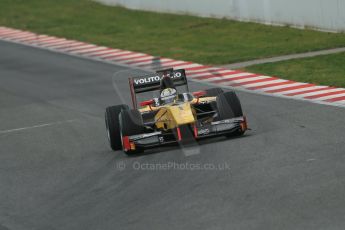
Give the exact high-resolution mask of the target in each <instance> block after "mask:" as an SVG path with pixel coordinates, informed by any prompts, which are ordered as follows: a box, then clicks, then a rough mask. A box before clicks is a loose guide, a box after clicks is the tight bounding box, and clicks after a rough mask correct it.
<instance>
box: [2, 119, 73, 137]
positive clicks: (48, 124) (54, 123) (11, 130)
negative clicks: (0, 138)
mask: <svg viewBox="0 0 345 230" xmlns="http://www.w3.org/2000/svg"><path fill="white" fill-rule="evenodd" d="M74 121H76V120H67V121H58V122H52V123H45V124H40V125H34V126H27V127H22V128H16V129H8V130H0V134H7V133H13V132H19V131H24V130H28V129H36V128H42V127H47V126H53V125H61V124H65V123H71V122H74Z"/></svg>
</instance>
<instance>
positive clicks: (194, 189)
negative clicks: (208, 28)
mask: <svg viewBox="0 0 345 230" xmlns="http://www.w3.org/2000/svg"><path fill="white" fill-rule="evenodd" d="M120 70H125V67H119V66H115V65H109V64H104V63H99V62H93V61H89V60H85V59H80V58H75V57H70V56H66V55H63V54H57V53H53V52H49V51H44V50H39V49H35V48H30V47H25V46H21V45H16V44H11V43H5V42H0V108H1V109H0V194H1V195H0V229H1V230H12V229H25V230H29V229H35V230H37V229H42V230H47V229H63V230H67V229H83V230H87V229H90V230H95V229H265V230H268V229H272V230H273V229H304V230H305V229H323V230H324V229H344V226H345V218H344V217H345V196H344V194H345V186H344V185H345V184H344V182H345V158H344V155H345V135H344V127H345V122H344V117H345V110H344V109H343V108H337V107H331V106H325V105H318V104H312V103H308V102H302V101H295V100H287V99H281V98H275V97H268V96H261V95H256V94H249V93H243V92H238V95H239V97H240V99H241V101H242V105H243V107H244V110H245V112H246V114H247V117H248V120H249V124H250V127H251V128H252V130H251V131H250V132H248V133H247V135H245V136H244V137H242V138H235V139H225V138H216V139H211V140H206V141H202V142H201V143H200V144H199V145H198V146H194V147H187V152H188V151H195V153H196V154H194V155H189V154H186V151H185V150H183V149H181V148H179V147H168V148H164V149H157V150H154V151H148V153H147V154H145V155H141V156H135V157H127V156H126V155H124V154H123V153H122V152H112V151H110V149H109V146H108V143H107V139H106V133H105V127H104V120H103V117H104V110H105V107H106V106H109V105H113V104H117V103H119V102H120V98H121V97H124V98H125V99H126V100H128V99H129V92H128V87H127V79H126V76H124V74H123V76H121V74H120V75H117V77H115V78H114V77H113V74H114V73H115V72H118V71H120ZM113 79H115V83H116V86H117V88H118V89H119V90H120V92H117V91H116V90H115V89H114V86H113ZM190 86H191V89H192V90H198V89H202V88H206V87H207V86H205V85H201V84H197V83H191V84H190ZM187 163H188V164H189V165H191V164H200V165H201V166H203V165H205V164H208V165H214V166H215V167H216V166H218V164H219V165H220V166H224V164H226V166H228V167H229V168H223V170H220V169H218V170H216V169H209V170H189V169H185V170H183V169H181V168H183V167H184V166H183V165H187ZM149 164H151V166H152V164H156V165H159V164H161V166H162V165H163V164H170V166H171V164H174V167H175V168H169V169H162V168H161V169H158V168H157V167H156V170H153V169H152V167H151V166H150V165H149ZM138 166H141V167H142V168H143V169H137V167H138ZM124 167H125V168H124ZM150 167H151V168H150ZM178 167H180V169H179V168H178ZM123 168H124V169H123ZM149 168H150V169H149Z"/></svg>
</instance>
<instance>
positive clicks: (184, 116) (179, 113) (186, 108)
mask: <svg viewBox="0 0 345 230" xmlns="http://www.w3.org/2000/svg"><path fill="white" fill-rule="evenodd" d="M170 112H171V115H172V118H173V119H174V121H175V124H176V125H177V126H180V125H185V124H191V123H194V122H195V119H194V115H193V112H192V109H191V107H190V104H188V103H184V104H182V105H176V106H172V107H171V108H170Z"/></svg>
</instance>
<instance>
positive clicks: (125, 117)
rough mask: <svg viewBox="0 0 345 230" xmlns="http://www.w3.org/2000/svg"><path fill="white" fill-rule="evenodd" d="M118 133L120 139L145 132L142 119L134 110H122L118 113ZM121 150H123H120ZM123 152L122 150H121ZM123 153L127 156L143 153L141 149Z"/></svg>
mask: <svg viewBox="0 0 345 230" xmlns="http://www.w3.org/2000/svg"><path fill="white" fill-rule="evenodd" d="M119 120H120V133H121V138H122V137H124V136H133V135H138V134H142V133H144V132H145V126H144V122H143V118H142V116H141V114H140V112H139V111H138V110H136V109H132V110H122V111H121V113H120V118H119ZM122 149H123V148H122ZM123 150H124V149H123ZM124 152H125V153H126V154H127V155H131V154H135V153H140V152H143V149H136V150H129V151H125V150H124Z"/></svg>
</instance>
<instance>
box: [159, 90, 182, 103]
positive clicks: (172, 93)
mask: <svg viewBox="0 0 345 230" xmlns="http://www.w3.org/2000/svg"><path fill="white" fill-rule="evenodd" d="M159 99H160V101H161V104H169V103H173V102H176V101H177V99H178V95H177V91H176V89H174V88H166V89H163V90H162V92H161V95H160V98H159Z"/></svg>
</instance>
